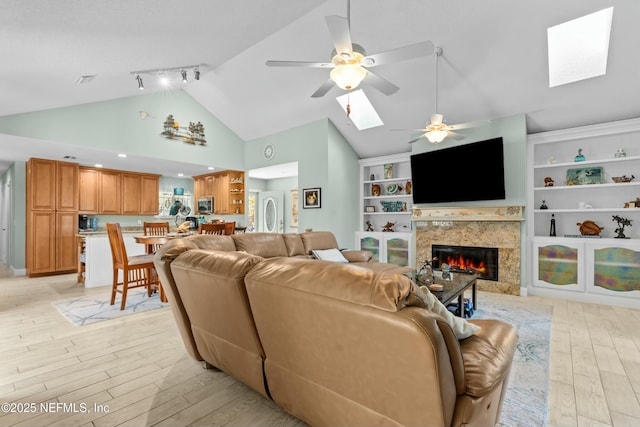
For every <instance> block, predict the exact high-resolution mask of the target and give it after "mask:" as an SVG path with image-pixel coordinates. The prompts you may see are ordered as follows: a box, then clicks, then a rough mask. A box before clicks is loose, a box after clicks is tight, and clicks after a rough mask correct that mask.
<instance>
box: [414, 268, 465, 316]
mask: <svg viewBox="0 0 640 427" xmlns="http://www.w3.org/2000/svg"><path fill="white" fill-rule="evenodd" d="M451 276H452V277H451V280H445V279H442V278H438V277H437V276H435V282H433V281H432V282H431V283H430V284H433V283H436V284H438V285H442V286H443V288H442V290H441V291H431V293H432V294H433V295H434V296H435V297H436V298H438V300H439V301H440V302H441V303H442V304H443V305H444V306H447V305H449V304H450V303H451V302H452V301H453V300H455V299H456V298H458V310H457V311H456V315H458V316H460V317H464V291H466V290H467V289H469V288H471V303H472V304H473V309H474V310H475V309H476V308H477V293H476V284H477V279H478V275H477V274H468V273H456V272H454V273H451ZM416 283H417V284H418V285H426V283H421V281H420V280H417V279H416Z"/></svg>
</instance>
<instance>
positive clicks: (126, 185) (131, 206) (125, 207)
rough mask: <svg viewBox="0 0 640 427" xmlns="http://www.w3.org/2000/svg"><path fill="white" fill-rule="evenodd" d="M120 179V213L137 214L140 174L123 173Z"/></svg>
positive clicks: (138, 209) (138, 208)
mask: <svg viewBox="0 0 640 427" xmlns="http://www.w3.org/2000/svg"><path fill="white" fill-rule="evenodd" d="M121 179H122V214H123V215H137V214H138V213H140V202H141V200H140V198H141V194H142V188H141V186H142V182H141V179H140V175H138V174H130V173H123V174H122V175H121Z"/></svg>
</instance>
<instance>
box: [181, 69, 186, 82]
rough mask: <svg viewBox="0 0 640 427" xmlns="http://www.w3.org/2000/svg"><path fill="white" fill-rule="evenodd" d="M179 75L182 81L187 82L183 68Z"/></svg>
mask: <svg viewBox="0 0 640 427" xmlns="http://www.w3.org/2000/svg"><path fill="white" fill-rule="evenodd" d="M180 75H181V76H182V83H186V82H187V72H186V71H185V70H180Z"/></svg>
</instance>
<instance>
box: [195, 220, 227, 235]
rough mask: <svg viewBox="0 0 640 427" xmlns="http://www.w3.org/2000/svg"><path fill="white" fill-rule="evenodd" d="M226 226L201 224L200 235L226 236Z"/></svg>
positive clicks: (222, 224) (223, 224)
mask: <svg viewBox="0 0 640 427" xmlns="http://www.w3.org/2000/svg"><path fill="white" fill-rule="evenodd" d="M225 228H226V225H225V223H224V222H216V223H209V224H200V225H199V226H198V234H225Z"/></svg>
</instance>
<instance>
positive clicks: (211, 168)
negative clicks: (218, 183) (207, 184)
mask: <svg viewBox="0 0 640 427" xmlns="http://www.w3.org/2000/svg"><path fill="white" fill-rule="evenodd" d="M207 169H209V170H210V171H212V170H215V169H216V168H214V167H213V166H209V167H208V168H207Z"/></svg>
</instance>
